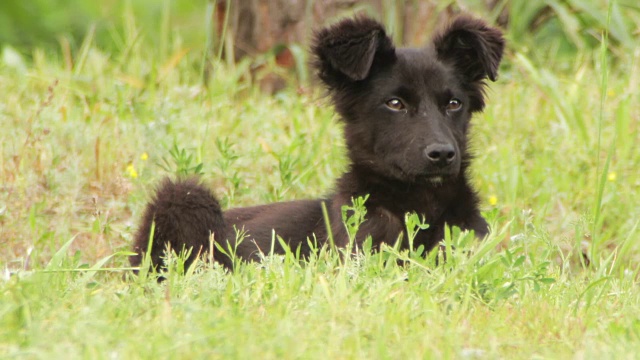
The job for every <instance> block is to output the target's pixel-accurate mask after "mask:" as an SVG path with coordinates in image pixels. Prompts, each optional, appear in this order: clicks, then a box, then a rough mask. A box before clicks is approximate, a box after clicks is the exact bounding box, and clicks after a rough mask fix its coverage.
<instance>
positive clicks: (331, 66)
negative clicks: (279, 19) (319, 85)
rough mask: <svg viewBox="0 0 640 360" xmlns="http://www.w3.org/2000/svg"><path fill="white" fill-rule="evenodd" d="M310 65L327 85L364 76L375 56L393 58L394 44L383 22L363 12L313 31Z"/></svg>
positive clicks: (357, 79) (368, 71)
mask: <svg viewBox="0 0 640 360" xmlns="http://www.w3.org/2000/svg"><path fill="white" fill-rule="evenodd" d="M312 52H313V54H314V55H315V61H314V63H313V66H314V67H315V68H316V70H317V71H318V76H319V77H320V79H322V80H323V81H324V82H325V83H326V84H327V85H328V86H329V87H334V86H336V85H337V84H339V83H341V82H345V81H347V82H353V81H360V80H364V79H366V78H367V77H368V76H369V73H370V72H371V68H372V66H373V64H374V60H377V59H378V60H381V61H389V60H393V59H395V47H394V46H393V43H392V42H391V39H390V38H389V37H388V36H387V35H386V33H385V30H384V26H382V24H380V23H379V22H378V21H376V20H374V19H371V18H369V17H365V16H358V17H355V18H350V19H345V20H342V21H340V22H338V23H337V24H335V25H333V26H330V27H326V28H324V29H321V30H320V31H318V32H316V34H315V37H314V41H313V45H312Z"/></svg>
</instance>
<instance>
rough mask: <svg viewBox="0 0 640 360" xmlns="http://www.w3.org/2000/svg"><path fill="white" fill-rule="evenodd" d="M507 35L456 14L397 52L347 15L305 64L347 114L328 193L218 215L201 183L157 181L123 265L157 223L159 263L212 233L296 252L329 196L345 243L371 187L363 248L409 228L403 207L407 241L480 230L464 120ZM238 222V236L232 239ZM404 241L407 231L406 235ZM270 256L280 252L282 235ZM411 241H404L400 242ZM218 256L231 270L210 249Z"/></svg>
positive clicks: (323, 237) (314, 235)
mask: <svg viewBox="0 0 640 360" xmlns="http://www.w3.org/2000/svg"><path fill="white" fill-rule="evenodd" d="M503 49H504V39H503V37H502V34H501V32H500V31H499V30H498V29H495V28H492V27H489V26H488V25H487V24H486V23H484V22H483V21H481V20H477V19H474V18H471V17H468V16H460V17H458V18H457V19H455V20H454V21H453V22H452V23H451V24H450V25H449V26H447V27H446V28H445V29H443V30H442V31H440V32H439V33H437V34H436V35H435V36H434V37H433V39H432V43H430V44H428V45H427V46H425V47H423V48H399V49H396V48H395V47H394V45H393V43H392V41H391V39H390V38H389V37H388V36H387V35H386V33H385V29H384V27H383V26H382V25H381V24H380V23H378V22H377V21H375V20H372V19H370V18H367V17H356V18H354V19H346V20H343V21H341V22H339V23H337V24H335V25H333V26H330V27H327V28H325V29H322V30H320V31H319V32H317V33H316V34H315V39H314V42H313V47H312V51H313V54H314V55H315V61H314V63H313V65H314V68H315V70H316V71H317V72H318V76H319V78H320V79H321V80H322V82H324V84H325V85H326V86H327V88H328V90H329V94H330V95H331V99H332V100H333V103H334V105H335V108H336V110H337V111H338V113H339V114H340V115H341V116H342V120H343V121H344V125H345V127H344V131H345V138H346V143H347V148H348V151H349V158H350V160H351V164H350V168H349V171H348V172H347V173H346V174H344V175H343V176H342V177H341V178H340V179H339V180H338V182H337V190H336V191H335V193H333V194H332V195H330V196H328V197H327V198H325V199H319V200H302V201H292V202H284V203H275V204H268V205H262V206H256V207H249V208H237V209H230V210H228V211H226V212H222V210H221V209H220V206H219V204H218V201H217V200H216V199H215V197H214V196H213V195H211V193H210V191H209V190H207V189H206V188H205V187H203V186H201V185H200V184H199V183H198V181H197V180H194V179H190V180H178V181H176V182H173V181H171V180H168V179H167V180H165V181H164V183H163V184H162V185H161V186H160V188H159V190H158V192H157V194H156V197H155V199H153V201H152V202H151V203H150V204H149V205H148V207H147V209H146V211H145V214H144V217H143V219H142V224H141V226H140V229H139V230H138V233H137V234H136V239H135V244H134V251H135V252H137V253H138V255H137V256H133V257H132V258H131V263H132V265H134V266H138V265H140V263H141V259H142V255H141V254H142V252H144V251H146V250H147V245H148V242H149V236H150V233H151V227H152V223H155V230H154V233H153V243H152V251H151V259H152V261H153V264H156V265H157V264H160V263H161V256H162V254H163V252H164V250H165V248H166V246H167V244H169V245H170V246H171V248H172V249H174V250H177V251H180V250H182V249H189V248H192V253H191V256H190V258H189V259H188V262H191V261H193V260H194V259H195V257H196V256H197V254H198V253H203V252H205V251H208V249H209V245H210V244H209V239H210V235H211V234H213V236H214V238H215V241H216V242H218V243H220V244H221V245H223V247H224V248H227V244H228V243H227V241H228V242H229V243H230V244H232V246H236V247H237V249H236V255H237V256H239V257H240V258H242V259H246V260H258V259H259V254H260V252H262V253H265V254H266V253H269V251H270V250H271V248H272V238H273V231H275V233H276V234H277V235H278V236H280V237H282V239H283V240H284V241H285V242H287V243H288V245H289V247H290V248H291V249H293V250H294V251H296V250H298V251H300V253H301V254H302V255H306V254H308V253H309V251H310V246H309V240H308V239H315V241H317V243H318V244H319V245H322V244H324V243H325V242H326V241H328V240H327V239H328V238H329V234H328V231H327V227H326V226H325V217H324V216H323V212H322V202H324V203H325V205H326V209H327V213H328V219H329V222H330V224H331V225H330V231H331V233H332V235H333V239H334V241H335V245H337V246H342V247H344V246H347V245H348V234H347V231H346V229H345V226H344V225H343V223H342V215H341V214H342V207H343V206H344V205H351V203H352V198H355V197H359V196H366V195H369V198H368V200H367V202H366V204H365V206H366V210H367V214H366V219H365V221H364V223H362V225H361V226H360V228H359V230H358V233H357V235H356V241H355V243H356V245H361V244H362V242H363V241H364V239H365V238H366V237H367V236H368V235H370V236H371V238H372V240H373V247H374V249H375V248H378V247H379V246H380V244H382V243H387V244H393V243H395V242H396V241H397V239H398V236H399V235H400V234H403V233H404V231H405V224H404V219H405V214H406V213H408V212H415V213H417V214H419V215H422V216H424V218H425V219H426V222H427V223H428V224H429V225H430V227H429V228H428V229H426V230H421V231H420V232H419V233H418V235H417V236H416V238H415V240H414V246H415V247H418V246H420V245H423V246H424V247H425V248H426V249H431V248H433V247H434V246H435V245H436V244H437V243H438V242H439V241H440V240H442V238H443V236H444V226H445V224H448V225H452V226H453V225H455V226H458V227H460V228H462V229H469V230H473V231H474V232H475V234H476V236H478V237H479V238H482V237H484V236H485V235H486V234H487V233H488V226H487V223H486V221H485V220H484V219H483V218H482V216H481V215H480V212H479V211H478V197H477V195H476V193H475V191H474V190H473V188H472V187H471V185H470V184H469V180H468V175H467V168H468V167H469V162H470V160H471V155H470V154H469V152H468V150H467V134H468V131H469V122H470V119H471V115H472V114H473V113H474V112H477V111H481V110H482V109H483V107H484V105H485V103H484V88H485V80H486V79H487V78H488V79H490V80H492V81H495V80H496V76H497V71H498V65H499V64H500V60H501V58H502V52H503ZM236 229H244V230H245V231H246V238H245V239H244V240H243V241H242V242H240V243H239V244H236V245H233V244H235V240H236ZM404 238H405V239H406V236H405V237H404ZM273 245H274V250H275V252H277V253H283V252H284V250H283V248H282V247H281V246H280V245H279V243H278V241H275V243H273ZM402 245H403V246H404V247H407V246H408V244H402ZM215 259H216V261H218V262H220V263H222V264H224V265H225V266H227V267H231V266H232V263H231V261H230V259H229V258H228V257H226V256H224V255H222V254H220V253H219V252H217V251H216V252H215Z"/></svg>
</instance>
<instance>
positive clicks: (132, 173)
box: [127, 164, 138, 179]
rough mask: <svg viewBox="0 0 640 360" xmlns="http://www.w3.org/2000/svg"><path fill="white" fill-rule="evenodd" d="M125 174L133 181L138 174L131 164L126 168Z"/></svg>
mask: <svg viewBox="0 0 640 360" xmlns="http://www.w3.org/2000/svg"><path fill="white" fill-rule="evenodd" d="M127 174H129V177H130V178H132V179H135V178H137V177H138V172H137V171H136V168H135V167H133V164H129V165H128V166H127Z"/></svg>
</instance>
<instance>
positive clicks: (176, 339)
mask: <svg viewBox="0 0 640 360" xmlns="http://www.w3.org/2000/svg"><path fill="white" fill-rule="evenodd" d="M134 33H135V26H134V25H131V27H130V29H129V33H127V34H125V36H124V37H123V39H124V41H123V48H124V49H125V50H126V51H122V52H117V53H110V52H107V51H105V50H101V48H100V47H98V46H96V45H95V44H94V41H93V39H92V36H91V33H89V35H87V36H86V38H85V41H84V42H83V44H82V45H81V46H80V47H79V49H78V51H77V53H76V54H75V55H74V56H75V57H74V58H73V62H72V64H71V65H70V63H69V62H68V61H65V58H64V57H63V56H61V57H60V58H58V57H57V56H52V55H51V54H48V53H44V52H42V51H39V50H35V52H34V54H33V60H32V61H31V62H27V61H24V63H27V66H25V67H23V66H13V65H11V64H15V62H13V63H6V62H5V63H2V65H0V83H1V84H2V87H3V101H2V102H1V103H0V125H1V128H2V129H3V131H2V135H0V137H1V140H2V141H1V142H0V154H1V156H0V161H1V162H0V189H1V191H0V245H1V246H2V249H3V251H2V252H1V253H0V267H1V268H2V269H3V277H2V280H0V355H1V356H2V357H20V358H78V357H85V358H106V357H110V358H137V357H143V358H150V357H162V358H187V357H192V356H194V357H210V358H249V357H258V358H368V357H371V358H498V357H500V358H533V357H544V358H567V357H569V356H572V357H576V358H584V357H587V358H591V357H593V358H633V357H635V355H636V354H637V353H638V351H639V350H640V320H639V319H640V306H639V303H640V290H638V286H637V282H638V265H637V264H638V263H639V260H640V245H639V243H638V242H637V239H638V237H639V235H638V234H639V233H638V224H639V220H638V219H640V207H639V206H638V205H637V204H638V203H640V195H639V194H640V191H638V190H639V186H640V183H639V182H638V179H637V174H638V170H637V169H638V168H640V152H638V151H637V146H636V144H637V143H638V141H640V130H639V122H638V119H639V117H640V107H639V106H638V104H637V103H638V101H637V99H638V94H640V88H639V87H640V79H639V77H640V64H638V60H637V56H634V54H635V53H637V49H631V50H630V51H628V52H626V54H627V55H624V52H621V54H620V55H618V56H617V57H615V58H612V59H609V58H607V57H606V56H603V55H606V54H608V52H606V46H603V49H602V50H595V51H587V50H584V51H582V52H580V53H579V54H578V57H577V58H576V59H575V61H572V62H571V63H569V64H568V65H567V63H563V64H557V63H553V62H552V61H551V59H553V53H551V54H549V60H548V61H549V62H548V63H545V62H541V61H540V60H539V59H538V58H539V57H540V55H539V54H534V51H533V50H527V49H524V48H523V49H520V48H518V47H517V46H516V45H512V51H511V52H510V53H509V55H508V56H507V58H506V60H505V64H504V66H503V67H502V73H501V78H500V80H499V82H497V83H495V84H492V85H491V90H490V91H489V93H488V96H489V98H490V100H489V102H488V104H489V106H488V107H487V109H486V111H485V112H484V113H483V114H481V115H478V116H476V118H475V120H474V121H475V126H474V139H473V144H474V148H475V153H476V155H477V157H476V161H475V163H474V167H473V170H474V171H473V179H474V182H475V183H476V184H477V186H478V189H479V191H480V194H481V196H482V200H483V205H482V207H483V210H484V212H485V215H486V216H487V218H488V219H489V221H490V222H491V224H492V226H493V229H494V231H493V233H492V235H491V236H490V237H489V238H488V239H486V240H485V241H484V242H477V241H475V240H473V238H472V237H471V236H469V235H468V234H460V233H459V232H457V231H455V230H454V231H452V232H451V234H449V235H448V237H447V239H445V241H444V244H445V245H446V251H447V262H446V263H444V264H442V261H440V264H441V265H439V266H435V261H436V260H435V256H436V255H437V254H435V253H434V254H431V255H430V256H429V257H427V258H426V259H424V258H422V257H420V256H419V254H416V253H399V252H398V251H396V250H395V249H393V248H386V249H384V251H382V252H380V253H377V254H365V255H362V256H360V257H356V258H349V257H347V258H342V257H340V256H339V255H338V254H337V253H336V252H335V251H327V249H322V250H321V251H319V252H318V254H317V256H315V257H312V258H311V259H310V260H309V261H308V262H307V263H304V264H302V263H301V262H300V261H298V260H296V259H295V255H294V254H287V255H286V256H279V257H278V256H276V257H267V258H266V259H265V262H264V263H261V264H240V265H239V269H238V270H237V271H236V272H234V273H226V272H225V271H224V270H223V269H221V268H220V267H218V266H212V265H210V264H203V263H199V264H198V269H190V270H188V271H186V274H183V273H184V271H181V269H180V267H181V266H180V259H175V258H172V264H173V265H172V267H171V273H170V274H169V275H168V280H167V281H166V282H164V283H163V284H158V283H157V282H156V281H155V279H154V277H153V276H152V275H151V274H142V275H141V276H139V277H136V276H133V275H132V274H131V273H130V270H129V265H128V261H127V255H128V250H129V246H130V243H131V238H132V233H133V232H134V231H135V226H136V223H137V221H138V219H139V217H140V215H141V212H142V210H143V206H144V203H145V201H146V200H147V199H148V197H149V195H150V193H151V191H152V189H153V187H154V185H155V184H156V183H158V181H159V180H160V179H161V178H162V177H164V176H166V175H167V174H172V173H178V172H198V173H202V178H203V179H204V181H205V182H206V183H207V184H208V185H210V186H211V187H212V188H213V189H214V190H215V192H216V193H217V194H218V196H219V197H220V198H221V200H222V202H223V203H224V206H225V207H231V206H244V205H251V204H258V203H264V202H271V201H279V200H288V199H302V198H311V197H317V196H320V195H322V194H325V193H327V192H328V191H329V189H331V187H332V186H333V181H334V180H335V179H336V178H337V177H338V176H339V175H340V173H341V172H342V170H343V169H344V166H345V155H344V150H345V149H344V145H343V143H342V140H341V129H340V125H339V124H338V123H337V121H336V117H335V115H334V113H333V111H332V109H330V107H329V106H327V105H328V104H327V99H325V98H323V97H322V96H321V95H320V93H318V92H316V91H314V90H313V89H312V88H304V89H301V90H300V91H294V90H288V91H285V92H283V93H280V94H278V95H276V96H266V95H264V94H262V93H260V91H259V90H258V86H256V84H254V83H252V82H250V81H249V82H248V81H241V80H242V79H246V78H247V75H248V71H249V65H248V64H247V63H240V64H237V65H228V64H227V65H225V64H217V65H216V67H215V69H217V70H216V71H215V72H214V74H213V76H212V79H211V81H210V82H209V87H208V88H203V87H201V68H202V67H201V66H200V63H199V61H200V60H201V58H202V53H201V52H198V51H195V50H191V51H188V50H187V49H186V48H185V47H184V46H183V44H182V43H181V41H180V38H179V37H178V36H176V37H175V38H173V40H172V41H166V42H165V46H166V48H165V50H166V54H158V53H156V52H155V51H153V50H151V49H147V48H146V45H145V43H144V42H142V41H134V40H133V39H134V38H136V35H134ZM599 144H600V145H599ZM349 224H350V226H353V222H349ZM410 224H412V225H411V227H415V226H419V225H420V224H419V221H418V219H415V218H413V219H412V220H411V222H410ZM399 262H403V263H404V264H405V265H404V266H401V265H398V263H399ZM194 270H195V271H194Z"/></svg>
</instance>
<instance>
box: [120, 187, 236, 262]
mask: <svg viewBox="0 0 640 360" xmlns="http://www.w3.org/2000/svg"><path fill="white" fill-rule="evenodd" d="M152 229H153V238H151V232H152ZM224 229H225V225H224V218H223V216H222V210H221V209H220V203H218V200H217V199H216V198H215V197H214V196H213V194H212V193H211V191H210V190H209V189H207V188H206V187H204V186H203V185H201V184H200V182H199V181H198V180H197V179H195V178H189V179H183V180H176V181H172V180H171V179H169V178H166V179H164V181H163V182H162V183H161V184H160V187H159V188H158V190H157V191H156V194H155V197H154V198H153V199H152V200H151V201H150V202H149V204H147V208H146V210H145V212H144V215H143V217H142V223H141V224H140V227H139V228H138V232H137V233H136V236H135V242H134V244H133V251H134V252H135V253H136V255H133V256H131V257H130V258H129V261H130V262H131V265H132V266H140V265H141V264H142V262H143V261H142V259H143V258H144V254H145V253H146V252H147V249H149V245H151V252H150V254H149V255H150V258H151V265H152V266H155V267H162V266H163V263H162V256H163V255H164V252H165V250H166V249H167V245H169V246H170V247H171V249H172V250H174V251H176V252H177V253H179V252H181V251H183V250H186V251H188V250H191V254H190V255H189V257H188V258H187V259H186V263H185V267H186V266H189V265H190V264H191V263H192V262H193V261H194V260H195V259H196V258H197V256H198V254H200V255H202V254H204V253H205V252H208V251H209V246H210V244H209V241H210V240H209V239H210V237H211V234H214V238H215V240H217V241H223V240H224V239H225V234H224ZM149 242H151V244H149ZM211 245H213V244H211ZM220 260H223V261H222V262H223V263H224V262H225V261H224V260H226V259H220ZM225 265H226V264H225Z"/></svg>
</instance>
